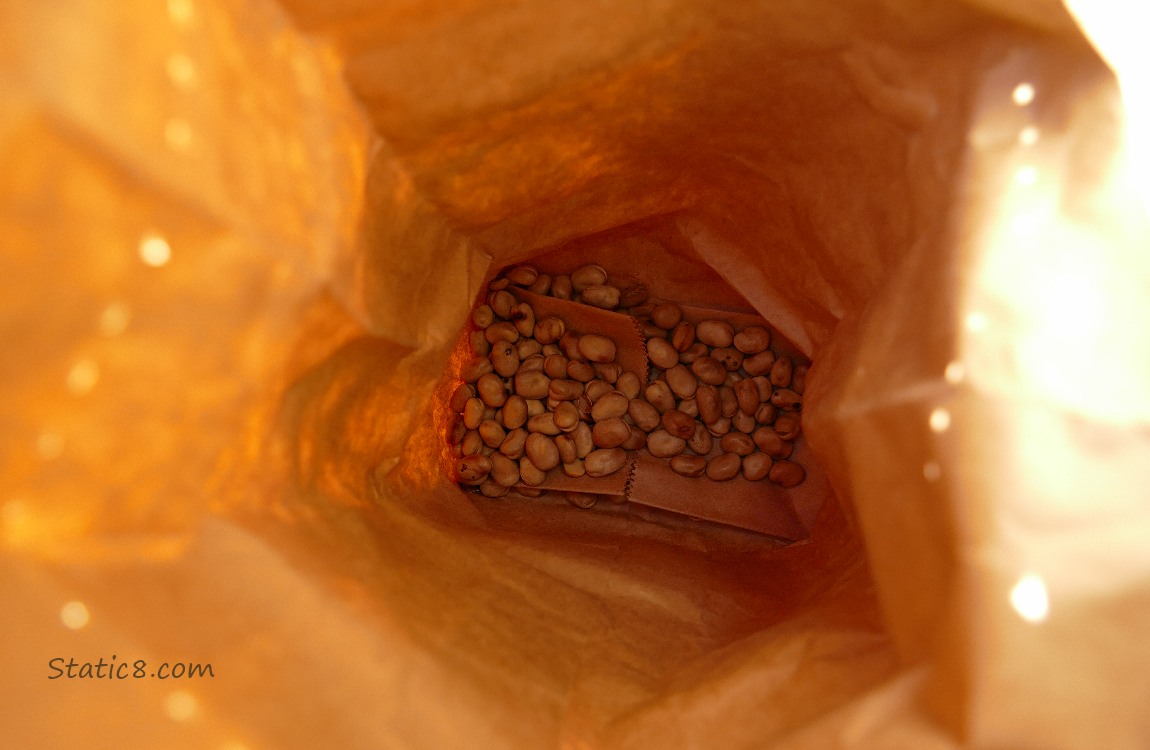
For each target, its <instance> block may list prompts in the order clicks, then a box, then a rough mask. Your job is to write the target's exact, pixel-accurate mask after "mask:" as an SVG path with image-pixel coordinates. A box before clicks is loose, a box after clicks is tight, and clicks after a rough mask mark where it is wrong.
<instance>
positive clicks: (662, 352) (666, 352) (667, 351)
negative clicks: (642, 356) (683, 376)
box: [647, 338, 679, 370]
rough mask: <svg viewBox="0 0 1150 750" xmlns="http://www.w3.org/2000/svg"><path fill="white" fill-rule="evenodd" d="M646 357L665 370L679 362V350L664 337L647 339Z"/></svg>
mask: <svg viewBox="0 0 1150 750" xmlns="http://www.w3.org/2000/svg"><path fill="white" fill-rule="evenodd" d="M647 359H649V360H651V362H652V363H653V364H654V365H655V366H656V367H658V368H660V369H663V370H666V369H667V368H668V367H674V366H675V365H677V364H678V363H679V352H677V351H675V347H673V346H671V344H670V343H668V341H667V340H666V339H657V338H656V339H647Z"/></svg>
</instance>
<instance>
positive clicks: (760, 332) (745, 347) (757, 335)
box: [734, 326, 771, 354]
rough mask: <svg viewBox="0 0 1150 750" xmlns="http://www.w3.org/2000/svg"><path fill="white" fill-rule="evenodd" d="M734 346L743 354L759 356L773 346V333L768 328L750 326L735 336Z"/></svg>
mask: <svg viewBox="0 0 1150 750" xmlns="http://www.w3.org/2000/svg"><path fill="white" fill-rule="evenodd" d="M734 344H735V348H736V349H738V350H739V351H741V352H742V353H743V354H758V353H759V352H761V351H765V350H766V348H767V347H768V346H770V345H771V332H770V331H768V330H767V329H766V328H761V327H759V326H750V327H748V328H744V329H743V330H741V331H739V332H738V333H736V334H735V339H734Z"/></svg>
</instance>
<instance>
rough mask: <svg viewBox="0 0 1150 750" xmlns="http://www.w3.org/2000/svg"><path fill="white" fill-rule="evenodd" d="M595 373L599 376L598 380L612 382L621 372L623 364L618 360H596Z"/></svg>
mask: <svg viewBox="0 0 1150 750" xmlns="http://www.w3.org/2000/svg"><path fill="white" fill-rule="evenodd" d="M595 374H596V375H598V376H599V379H600V380H605V381H607V382H608V383H611V384H614V383H615V381H617V380H618V379H619V376H620V375H622V374H623V365H621V364H619V363H618V362H596V363H595Z"/></svg>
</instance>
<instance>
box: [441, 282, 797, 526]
mask: <svg viewBox="0 0 1150 750" xmlns="http://www.w3.org/2000/svg"><path fill="white" fill-rule="evenodd" d="M607 281H608V275H607V272H606V271H605V270H604V269H603V268H602V267H600V266H596V265H587V266H583V267H581V268H579V269H577V270H575V271H574V272H573V273H572V274H571V275H570V276H566V275H564V276H556V277H555V278H551V277H550V276H548V275H547V274H542V273H539V272H538V271H537V270H536V269H534V268H532V267H531V266H526V265H523V266H516V267H514V268H511V269H509V270H508V271H506V272H505V274H504V275H502V276H500V277H498V278H496V279H495V280H494V281H492V282H491V284H490V287H489V290H488V295H487V299H486V302H485V304H481V305H480V306H478V307H477V308H476V309H475V310H474V311H473V313H472V316H471V318H472V322H473V323H474V326H475V328H474V330H473V331H472V332H471V334H470V342H471V349H472V352H473V354H474V358H473V359H472V360H470V361H469V362H468V363H467V364H466V365H465V366H464V367H463V370H462V372H461V378H462V380H463V382H462V384H460V385H459V386H458V387H457V388H456V389H455V391H454V393H453V394H452V396H451V408H452V409H453V410H454V411H455V412H457V413H458V415H459V419H457V421H456V423H455V426H454V428H453V433H452V437H453V450H454V455H455V474H456V478H457V480H458V481H459V482H460V483H461V484H464V485H470V486H475V487H478V489H479V491H480V492H482V493H483V494H484V495H486V496H488V497H499V496H502V495H504V494H506V493H507V492H508V490H509V489H510V488H511V487H513V486H516V485H519V486H520V489H519V490H518V491H519V492H521V493H522V494H527V495H538V494H541V490H538V489H534V488H536V487H538V485H540V484H543V483H544V482H545V481H546V478H547V475H548V473H549V472H559V471H562V472H563V473H564V474H566V475H567V476H571V477H579V476H584V475H586V476H591V477H603V476H608V475H610V474H613V473H615V472H616V471H619V470H620V469H622V468H623V466H624V465H625V464H626V463H627V451H637V450H644V449H645V450H647V451H648V452H649V453H650V454H651V455H653V456H655V457H658V458H665V459H668V460H669V463H670V466H671V468H672V469H673V470H675V471H676V472H678V473H679V474H682V475H684V476H688V477H703V476H706V477H707V478H708V479H711V480H714V481H725V480H729V479H733V478H735V477H736V476H738V475H739V474H740V473H741V474H742V475H743V476H744V477H745V478H746V479H749V480H752V481H757V480H762V479H769V480H770V481H772V482H775V483H777V484H779V485H781V486H783V487H793V486H795V485H797V484H799V483H800V482H802V481H803V480H804V479H805V477H806V473H805V471H804V470H803V468H802V467H801V466H800V465H798V464H797V463H794V462H792V461H788V460H786V459H787V458H788V457H789V456H790V455H791V452H792V451H793V449H794V441H795V439H796V438H797V437H798V436H799V433H800V431H801V423H800V419H799V410H800V409H801V408H802V395H801V394H802V390H803V380H804V378H805V375H806V367H805V366H803V365H799V366H795V365H794V364H793V363H792V361H791V360H790V358H788V357H786V356H785V355H781V354H776V353H775V352H774V351H772V350H771V348H770V343H771V337H770V332H769V331H768V330H767V329H766V328H763V327H758V326H750V327H746V328H743V329H741V330H738V331H736V330H735V329H734V328H733V327H732V326H731V325H730V324H729V323H727V322H725V321H720V320H705V321H701V322H699V324H698V325H697V326H696V325H694V324H692V323H690V322H689V321H686V320H683V314H682V310H681V309H680V308H679V307H678V306H677V305H674V304H672V303H667V302H662V303H654V302H649V301H648V296H649V295H648V291H647V289H646V287H645V286H643V285H642V284H639V283H635V284H631V285H627V286H618V285H611V284H608V283H607ZM512 285H514V286H517V287H521V288H525V289H528V290H530V291H532V292H534V293H536V294H541V295H550V296H553V297H557V298H560V299H567V300H572V301H576V302H581V303H583V304H588V305H591V306H594V307H597V308H600V309H604V310H615V311H619V312H624V313H627V314H629V315H631V316H632V317H634V318H635V319H636V321H637V323H638V325H639V326H640V328H641V329H642V331H643V333H644V335H645V336H646V337H647V355H648V359H649V360H650V372H649V376H648V378H647V379H646V381H643V379H642V378H641V377H640V375H639V374H638V373H634V372H624V371H623V368H622V367H621V366H620V365H619V363H618V362H616V344H615V342H614V341H612V340H611V339H609V338H607V337H605V336H601V335H599V334H595V333H583V334H580V333H578V332H576V331H570V330H567V327H566V324H565V323H564V321H563V320H561V319H560V318H558V317H553V316H551V317H545V318H542V319H538V320H537V319H536V315H535V311H534V309H533V308H532V307H531V305H530V304H528V303H526V302H519V301H518V300H517V299H516V298H515V296H514V295H513V294H511V292H509V291H508V287H510V286H512ZM524 485H526V487H524ZM568 499H569V500H570V501H571V502H572V503H574V504H576V505H579V506H580V507H590V505H593V504H594V502H595V499H596V496H595V495H590V494H585V493H568Z"/></svg>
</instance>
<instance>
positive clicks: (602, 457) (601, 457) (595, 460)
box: [583, 448, 627, 477]
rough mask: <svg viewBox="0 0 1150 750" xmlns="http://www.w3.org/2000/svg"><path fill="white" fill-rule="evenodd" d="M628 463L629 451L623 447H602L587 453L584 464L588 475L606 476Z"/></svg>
mask: <svg viewBox="0 0 1150 750" xmlns="http://www.w3.org/2000/svg"><path fill="white" fill-rule="evenodd" d="M625 463H627V452H626V451H624V450H623V449H622V448H600V449H599V450H594V451H591V452H590V453H588V454H587V458H585V459H583V466H584V468H586V469H587V476H590V477H605V476H607V475H608V474H614V473H615V472H616V471H618V470H619V469H622V468H623V464H625Z"/></svg>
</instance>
